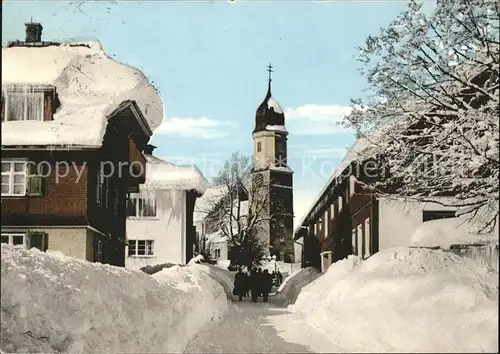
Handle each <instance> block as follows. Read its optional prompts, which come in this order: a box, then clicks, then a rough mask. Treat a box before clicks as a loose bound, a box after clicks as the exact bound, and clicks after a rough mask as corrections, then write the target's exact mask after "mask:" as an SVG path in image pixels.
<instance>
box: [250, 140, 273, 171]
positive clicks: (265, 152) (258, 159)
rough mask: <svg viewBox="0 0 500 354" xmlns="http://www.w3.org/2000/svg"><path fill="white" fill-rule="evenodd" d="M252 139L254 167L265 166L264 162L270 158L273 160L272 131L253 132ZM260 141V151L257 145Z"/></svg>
mask: <svg viewBox="0 0 500 354" xmlns="http://www.w3.org/2000/svg"><path fill="white" fill-rule="evenodd" d="M253 139H254V158H255V167H256V168H265V166H266V162H267V161H269V160H270V159H271V161H273V162H274V156H275V154H276V151H275V148H276V147H275V138H274V132H270V131H260V132H257V133H254V134H253ZM259 143H260V145H261V151H258V149H257V146H258V144H259Z"/></svg>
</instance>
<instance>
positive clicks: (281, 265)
mask: <svg viewBox="0 0 500 354" xmlns="http://www.w3.org/2000/svg"><path fill="white" fill-rule="evenodd" d="M275 264H276V270H278V271H279V272H281V274H283V275H285V276H286V275H288V274H291V273H293V272H294V271H298V270H300V269H301V268H302V264H301V263H300V262H298V263H285V262H283V261H274V260H271V261H269V262H268V261H266V262H263V263H262V264H261V265H260V268H262V270H264V269H267V270H268V271H270V272H274V270H275Z"/></svg>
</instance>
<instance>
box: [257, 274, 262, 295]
mask: <svg viewBox="0 0 500 354" xmlns="http://www.w3.org/2000/svg"><path fill="white" fill-rule="evenodd" d="M262 284H263V279H262V268H259V269H257V288H256V289H257V296H262V293H263V291H262V289H263V288H262Z"/></svg>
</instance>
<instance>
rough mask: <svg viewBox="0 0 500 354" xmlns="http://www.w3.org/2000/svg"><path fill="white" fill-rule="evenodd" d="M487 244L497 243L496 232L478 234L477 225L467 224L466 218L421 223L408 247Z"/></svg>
mask: <svg viewBox="0 0 500 354" xmlns="http://www.w3.org/2000/svg"><path fill="white" fill-rule="evenodd" d="M489 242H497V243H498V234H497V233H496V232H489V233H479V230H478V227H477V225H475V224H471V223H469V222H468V219H467V218H466V217H457V218H449V219H439V220H431V221H427V222H424V223H422V225H421V226H420V227H419V228H418V229H417V230H416V231H415V233H414V234H413V235H412V237H411V240H410V245H411V246H418V247H441V248H443V249H449V248H450V247H451V246H453V245H467V244H477V243H489Z"/></svg>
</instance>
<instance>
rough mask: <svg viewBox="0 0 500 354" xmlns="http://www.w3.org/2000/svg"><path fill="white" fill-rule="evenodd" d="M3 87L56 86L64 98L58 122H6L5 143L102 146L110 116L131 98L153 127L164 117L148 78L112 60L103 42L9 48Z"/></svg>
mask: <svg viewBox="0 0 500 354" xmlns="http://www.w3.org/2000/svg"><path fill="white" fill-rule="evenodd" d="M2 85H3V86H4V87H3V88H2V91H4V89H5V88H7V89H8V87H9V85H52V86H55V87H56V88H57V93H58V97H59V100H60V102H61V106H60V107H59V108H58V109H57V112H56V113H55V114H54V120H53V121H45V122H40V121H11V122H3V123H2V145H22V144H29V145H82V146H88V147H99V146H101V144H102V139H103V137H104V133H105V131H106V125H107V115H108V114H109V113H111V112H112V111H113V110H114V109H115V108H117V107H118V105H119V104H120V103H121V102H123V101H126V100H134V101H136V103H137V105H138V106H139V108H140V110H141V112H142V114H143V115H144V116H145V118H146V120H147V121H148V124H149V126H150V128H151V130H152V131H154V130H155V129H156V128H157V127H158V126H159V125H160V124H161V121H162V119H163V104H162V100H161V97H160V96H159V94H158V92H157V91H156V89H155V88H154V87H153V86H152V85H151V84H150V83H149V81H148V79H147V78H146V76H145V75H144V74H143V73H142V72H141V71H139V70H137V69H135V68H132V67H130V66H128V65H125V64H122V63H119V62H117V61H115V60H113V59H112V58H110V57H109V56H108V55H107V54H106V52H105V51H104V49H103V48H102V46H101V44H100V43H99V42H88V43H64V44H61V45H59V46H55V45H52V46H47V47H12V48H3V49H2ZM29 132H33V133H32V134H30V133H29ZM82 132H83V134H82Z"/></svg>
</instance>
